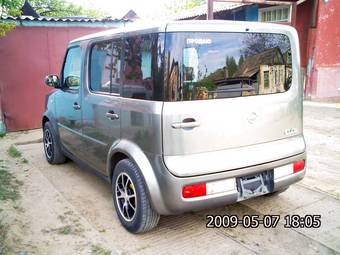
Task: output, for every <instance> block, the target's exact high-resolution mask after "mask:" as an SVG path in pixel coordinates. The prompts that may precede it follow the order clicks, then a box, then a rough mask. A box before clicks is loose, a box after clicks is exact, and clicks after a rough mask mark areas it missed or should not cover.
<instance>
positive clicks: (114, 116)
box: [106, 110, 119, 120]
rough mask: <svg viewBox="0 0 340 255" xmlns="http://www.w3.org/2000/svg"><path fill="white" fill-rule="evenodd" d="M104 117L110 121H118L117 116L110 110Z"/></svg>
mask: <svg viewBox="0 0 340 255" xmlns="http://www.w3.org/2000/svg"><path fill="white" fill-rule="evenodd" d="M106 117H107V118H108V119H110V120H118V119H119V115H118V114H117V113H115V112H114V111H112V110H111V111H108V112H107V113H106Z"/></svg>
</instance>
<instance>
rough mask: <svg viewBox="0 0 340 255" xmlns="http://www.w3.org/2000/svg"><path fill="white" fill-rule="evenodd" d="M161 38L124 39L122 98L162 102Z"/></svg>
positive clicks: (135, 37) (157, 36)
mask: <svg viewBox="0 0 340 255" xmlns="http://www.w3.org/2000/svg"><path fill="white" fill-rule="evenodd" d="M162 38H163V36H162V35H159V34H148V35H140V36H134V37H129V38H127V39H125V60H124V70H123V73H124V81H123V96H124V97H128V98H136V99H145V100H162V97H163V78H162V61H161V57H162V53H163V49H162V48H163V46H162V44H163V39H162Z"/></svg>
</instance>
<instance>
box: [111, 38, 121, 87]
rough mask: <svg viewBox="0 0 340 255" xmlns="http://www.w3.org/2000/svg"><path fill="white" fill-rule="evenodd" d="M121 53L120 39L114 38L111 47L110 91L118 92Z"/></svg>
mask: <svg viewBox="0 0 340 255" xmlns="http://www.w3.org/2000/svg"><path fill="white" fill-rule="evenodd" d="M121 55H122V41H121V40H114V41H113V49H112V71H111V72H112V74H111V77H112V84H111V93H115V94H119V87H120V81H121V77H120V75H121V72H120V71H121V70H120V67H121V62H120V60H121Z"/></svg>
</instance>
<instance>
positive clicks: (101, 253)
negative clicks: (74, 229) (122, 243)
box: [91, 244, 111, 255]
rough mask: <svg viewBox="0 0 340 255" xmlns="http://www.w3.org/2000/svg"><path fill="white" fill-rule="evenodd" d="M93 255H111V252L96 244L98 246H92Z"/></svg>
mask: <svg viewBox="0 0 340 255" xmlns="http://www.w3.org/2000/svg"><path fill="white" fill-rule="evenodd" d="M91 254H92V255H110V254H111V251H109V250H107V249H105V248H103V247H101V246H100V245H98V244H96V245H92V249H91Z"/></svg>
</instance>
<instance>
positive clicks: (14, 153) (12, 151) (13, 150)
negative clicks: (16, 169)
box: [7, 145, 22, 158]
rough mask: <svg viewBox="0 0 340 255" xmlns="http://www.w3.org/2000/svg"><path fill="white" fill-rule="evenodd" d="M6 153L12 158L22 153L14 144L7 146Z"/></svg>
mask: <svg viewBox="0 0 340 255" xmlns="http://www.w3.org/2000/svg"><path fill="white" fill-rule="evenodd" d="M7 153H8V155H9V156H11V157H12V158H19V157H21V155H22V153H21V152H20V151H19V150H18V149H17V148H16V147H15V146H14V145H11V147H9V149H8V150H7Z"/></svg>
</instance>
